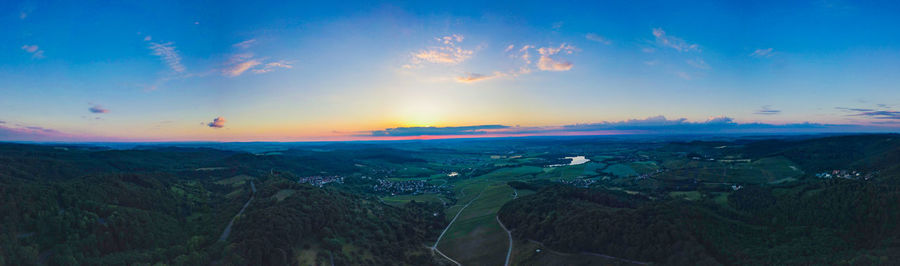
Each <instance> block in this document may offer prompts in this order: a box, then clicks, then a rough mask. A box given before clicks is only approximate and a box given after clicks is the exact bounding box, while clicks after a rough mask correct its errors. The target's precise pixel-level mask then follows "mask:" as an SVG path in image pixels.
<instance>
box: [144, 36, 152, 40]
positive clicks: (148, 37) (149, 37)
mask: <svg viewBox="0 0 900 266" xmlns="http://www.w3.org/2000/svg"><path fill="white" fill-rule="evenodd" d="M151 40H153V36H150V35H147V36H145V37H144V41H145V42H149V41H151Z"/></svg>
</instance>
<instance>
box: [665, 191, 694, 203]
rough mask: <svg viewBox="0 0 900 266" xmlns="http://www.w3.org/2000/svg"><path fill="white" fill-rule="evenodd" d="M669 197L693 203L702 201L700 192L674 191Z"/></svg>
mask: <svg viewBox="0 0 900 266" xmlns="http://www.w3.org/2000/svg"><path fill="white" fill-rule="evenodd" d="M669 196H671V197H673V198H683V199H686V200H691V201H696V200H700V192H697V191H672V192H669Z"/></svg>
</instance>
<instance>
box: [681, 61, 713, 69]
mask: <svg viewBox="0 0 900 266" xmlns="http://www.w3.org/2000/svg"><path fill="white" fill-rule="evenodd" d="M686 62H687V64H688V65H691V66H692V67H696V68H699V69H710V67H709V64H707V63H706V61H704V60H703V59H702V58H696V59H688V60H687V61H686Z"/></svg>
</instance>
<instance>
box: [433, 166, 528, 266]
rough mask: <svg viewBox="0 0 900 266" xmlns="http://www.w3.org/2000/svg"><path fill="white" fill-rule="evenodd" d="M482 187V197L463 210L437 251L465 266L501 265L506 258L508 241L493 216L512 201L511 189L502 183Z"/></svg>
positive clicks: (462, 202) (463, 202) (460, 202)
mask: <svg viewBox="0 0 900 266" xmlns="http://www.w3.org/2000/svg"><path fill="white" fill-rule="evenodd" d="M475 185H476V184H472V186H475ZM481 185H482V188H483V189H484V191H483V192H482V194H481V196H480V197H478V198H477V199H476V200H475V201H472V204H471V205H470V206H469V207H468V208H466V209H465V210H463V212H462V213H461V214H460V216H459V218H458V219H457V220H456V222H455V223H454V224H453V225H452V226H451V227H450V229H449V230H448V231H447V235H445V236H444V239H442V240H441V242H440V243H439V245H438V248H440V249H441V251H443V252H444V253H445V254H447V255H448V256H450V257H451V258H453V259H455V260H457V261H459V262H460V263H462V264H464V265H500V264H503V261H504V260H505V259H506V249H507V248H508V244H507V243H508V238H507V235H506V232H505V231H503V228H501V227H500V224H498V223H497V221H496V218H495V217H496V215H497V211H498V210H500V207H501V206H503V204H505V203H506V202H507V201H510V200H512V194H513V189H512V188H510V187H509V186H507V185H506V184H505V183H503V182H492V183H490V184H481ZM467 202H468V201H466V200H460V201H459V202H458V204H460V205H462V204H465V203H467ZM455 210H457V211H458V210H459V208H455ZM453 213H454V214H455V212H453Z"/></svg>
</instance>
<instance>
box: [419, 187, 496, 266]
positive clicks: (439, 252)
mask: <svg viewBox="0 0 900 266" xmlns="http://www.w3.org/2000/svg"><path fill="white" fill-rule="evenodd" d="M481 193H484V190H482V191H481V192H479V193H478V196H475V198H474V199H472V200H470V201H469V203H467V204H466V205H465V206H463V207H462V208H460V209H459V211H458V212H456V216H453V220H450V223H449V224H447V227H446V228H444V231H443V232H441V235H440V236H438V239H437V241H434V245H433V246H431V250H432V251H437V253H438V254H441V256H444V258H446V259H448V260H450V261H452V262H453V263H456V265H462V264H460V263H459V262H458V261H455V260H453V259H451V258H450V257H449V256H447V255H446V254H444V253H443V252H441V251H440V250H438V248H437V246H438V243H440V242H441V238H444V234H446V233H447V230H450V226H452V225H453V222H456V218H459V215H460V214H462V212H463V210H465V209H466V208H467V207H469V205H472V202H475V200H477V199H478V198H480V197H481Z"/></svg>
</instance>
